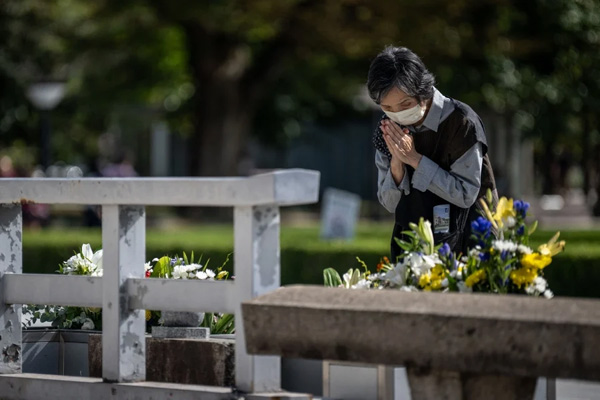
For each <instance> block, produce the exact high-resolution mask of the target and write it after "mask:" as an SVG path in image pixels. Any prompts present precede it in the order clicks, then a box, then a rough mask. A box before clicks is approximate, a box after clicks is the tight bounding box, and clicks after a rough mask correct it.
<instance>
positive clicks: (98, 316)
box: [22, 304, 102, 330]
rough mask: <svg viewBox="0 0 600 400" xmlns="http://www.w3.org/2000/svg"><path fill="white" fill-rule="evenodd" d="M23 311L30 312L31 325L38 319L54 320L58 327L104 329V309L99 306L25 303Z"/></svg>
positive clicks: (29, 324) (29, 322) (28, 324)
mask: <svg viewBox="0 0 600 400" xmlns="http://www.w3.org/2000/svg"><path fill="white" fill-rule="evenodd" d="M22 310H23V313H24V314H30V315H31V319H30V320H29V321H28V323H23V325H24V327H27V326H31V325H32V324H34V323H36V322H37V321H40V322H50V321H51V322H52V327H53V328H56V329H86V330H101V329H102V310H101V309H99V308H83V307H64V306H48V305H39V304H38V305H23V309H22Z"/></svg>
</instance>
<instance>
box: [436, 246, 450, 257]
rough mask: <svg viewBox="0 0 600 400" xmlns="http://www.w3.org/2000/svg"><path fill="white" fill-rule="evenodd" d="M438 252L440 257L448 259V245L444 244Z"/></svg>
mask: <svg viewBox="0 0 600 400" xmlns="http://www.w3.org/2000/svg"><path fill="white" fill-rule="evenodd" d="M438 251H439V253H440V256H442V257H448V255H449V254H450V245H449V244H448V243H444V245H443V246H442V247H440V249H439V250H438Z"/></svg>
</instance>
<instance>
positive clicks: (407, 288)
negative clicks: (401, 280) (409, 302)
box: [400, 285, 419, 292]
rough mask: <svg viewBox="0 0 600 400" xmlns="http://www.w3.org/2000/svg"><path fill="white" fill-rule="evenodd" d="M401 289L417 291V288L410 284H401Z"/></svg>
mask: <svg viewBox="0 0 600 400" xmlns="http://www.w3.org/2000/svg"><path fill="white" fill-rule="evenodd" d="M400 290H401V291H403V292H418V291H419V289H417V288H416V287H414V286H412V285H410V286H402V287H401V288H400Z"/></svg>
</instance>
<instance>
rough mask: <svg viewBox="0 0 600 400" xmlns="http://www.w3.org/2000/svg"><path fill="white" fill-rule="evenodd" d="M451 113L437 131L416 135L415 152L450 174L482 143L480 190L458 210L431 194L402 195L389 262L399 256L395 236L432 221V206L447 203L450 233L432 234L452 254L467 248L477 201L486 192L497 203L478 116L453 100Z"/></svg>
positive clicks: (397, 211) (412, 171) (469, 108)
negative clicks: (469, 205) (462, 157)
mask: <svg viewBox="0 0 600 400" xmlns="http://www.w3.org/2000/svg"><path fill="white" fill-rule="evenodd" d="M452 102H453V103H454V105H455V109H454V111H453V112H452V113H451V114H450V115H449V116H448V117H447V118H446V119H445V120H444V121H443V122H442V123H440V125H439V127H438V131H437V132H434V131H432V130H429V129H428V130H424V131H421V132H418V133H416V134H415V135H414V136H413V138H414V142H415V148H416V150H417V152H419V153H420V154H422V155H424V156H426V157H427V158H429V159H431V160H432V161H434V162H435V163H437V164H438V165H439V166H440V167H441V168H442V169H444V170H446V171H450V166H451V165H452V164H454V162H455V161H456V160H458V159H459V158H460V157H461V156H462V155H463V154H464V153H465V152H466V151H467V150H469V149H470V148H471V147H473V145H474V144H475V143H477V142H479V143H481V147H482V151H483V166H482V170H481V188H480V190H479V194H478V196H477V198H478V199H477V201H476V202H475V204H474V205H473V206H471V207H470V208H462V207H458V206H456V205H454V204H451V203H449V202H448V201H447V200H444V199H442V198H441V197H439V196H437V195H435V194H433V193H431V192H430V191H428V190H427V191H425V192H421V191H419V190H416V189H414V188H413V189H412V190H411V192H410V194H408V195H403V196H402V198H401V199H400V202H399V203H398V205H397V207H396V213H395V217H396V224H395V226H394V233H393V237H392V260H395V259H396V257H397V256H398V255H400V254H402V250H401V249H400V248H399V247H398V245H397V244H396V242H395V240H394V237H398V238H402V237H403V235H402V231H405V230H409V227H408V224H409V223H410V222H414V223H417V222H418V221H419V218H420V217H423V218H425V219H426V220H429V221H433V207H434V206H436V205H441V204H450V232H449V233H439V234H434V238H435V241H436V244H438V243H444V242H445V243H448V244H449V245H450V247H451V248H452V250H453V251H458V252H463V253H464V252H465V251H466V249H467V247H468V246H469V245H470V243H469V239H470V236H471V221H473V220H475V219H476V218H477V217H478V216H480V215H481V214H480V212H479V211H480V210H481V205H480V204H479V199H480V198H481V197H484V196H485V194H486V192H487V190H488V189H490V190H492V193H494V201H495V202H497V198H498V196H497V192H496V183H495V180H494V172H493V170H492V165H491V163H490V160H489V156H488V154H487V140H486V138H485V131H484V128H483V123H482V122H481V119H480V118H479V116H478V115H477V114H476V113H475V112H474V111H473V110H472V109H471V107H469V106H468V105H466V104H464V103H461V102H459V101H456V100H452ZM406 169H407V173H408V178H409V179H412V176H413V174H414V169H413V168H412V167H410V166H407V167H406Z"/></svg>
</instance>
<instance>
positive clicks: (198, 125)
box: [188, 81, 254, 176]
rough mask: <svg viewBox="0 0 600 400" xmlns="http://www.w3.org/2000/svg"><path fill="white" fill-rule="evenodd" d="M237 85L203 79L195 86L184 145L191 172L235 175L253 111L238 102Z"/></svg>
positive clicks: (239, 94) (204, 174) (193, 173)
mask: <svg viewBox="0 0 600 400" xmlns="http://www.w3.org/2000/svg"><path fill="white" fill-rule="evenodd" d="M239 86H240V85H239V82H223V81H216V82H205V83H204V85H203V87H200V90H197V92H196V98H195V104H194V134H193V139H192V142H191V146H190V148H189V149H188V151H189V157H190V158H189V159H190V173H191V174H192V175H201V176H235V175H239V171H238V166H239V162H240V159H241V158H242V156H243V153H244V151H245V146H246V143H247V139H248V136H249V133H250V129H251V123H252V118H253V113H254V107H253V106H251V105H244V104H241V103H242V102H243V99H241V98H240V97H241V93H242V91H241V90H240V87H239Z"/></svg>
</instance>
